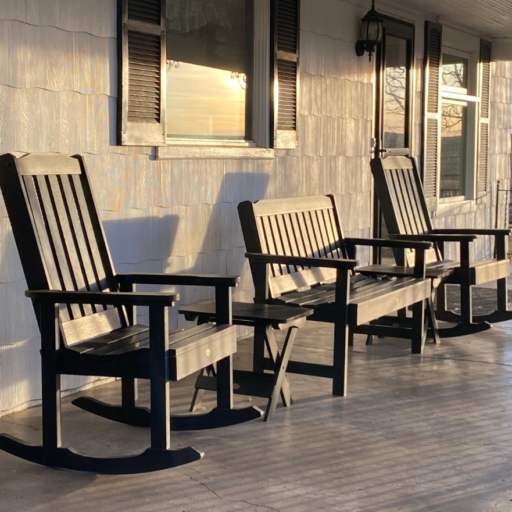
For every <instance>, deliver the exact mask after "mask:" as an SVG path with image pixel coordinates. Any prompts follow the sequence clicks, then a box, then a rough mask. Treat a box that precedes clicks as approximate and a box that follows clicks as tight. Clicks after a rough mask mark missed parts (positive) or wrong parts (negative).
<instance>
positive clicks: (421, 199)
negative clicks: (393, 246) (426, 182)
mask: <svg viewBox="0 0 512 512" xmlns="http://www.w3.org/2000/svg"><path fill="white" fill-rule="evenodd" d="M371 169H372V173H373V179H374V181H375V189H376V192H377V195H378V198H379V201H380V205H381V210H382V214H383V215H384V220H385V221H386V227H387V229H388V233H390V234H400V235H419V234H428V233H432V229H433V228H432V221H431V219H430V215H429V212H428V208H427V203H426V201H425V194H424V192H423V185H422V184H421V180H420V177H419V174H418V170H417V168H416V164H415V162H414V159H413V158H411V157H407V156H391V157H388V158H374V159H373V160H372V161H371ZM411 254H412V253H411ZM426 258H427V262H432V261H439V260H441V259H442V258H441V255H440V253H439V251H438V249H437V248H432V249H429V251H427V255H426ZM408 260H409V263H410V264H412V261H411V258H408Z"/></svg>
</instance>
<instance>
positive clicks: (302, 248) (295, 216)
mask: <svg viewBox="0 0 512 512" xmlns="http://www.w3.org/2000/svg"><path fill="white" fill-rule="evenodd" d="M299 215H300V214H299V213H296V212H294V213H290V220H291V222H292V229H293V233H294V237H295V242H296V244H297V250H298V251H299V256H304V257H305V256H307V255H308V254H307V249H306V245H305V244H304V240H303V239H302V236H301V226H300V219H299ZM297 270H299V268H298V269H297Z"/></svg>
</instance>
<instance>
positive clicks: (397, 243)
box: [345, 238, 433, 251]
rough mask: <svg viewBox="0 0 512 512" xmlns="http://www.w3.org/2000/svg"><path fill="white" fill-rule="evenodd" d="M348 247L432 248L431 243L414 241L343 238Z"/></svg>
mask: <svg viewBox="0 0 512 512" xmlns="http://www.w3.org/2000/svg"><path fill="white" fill-rule="evenodd" d="M345 243H347V244H350V245H366V246H370V247H390V248H393V249H417V250H424V251H426V250H427V249H430V248H431V247H432V245H433V244H432V242H419V241H415V240H387V239H386V240H385V239H382V238H345Z"/></svg>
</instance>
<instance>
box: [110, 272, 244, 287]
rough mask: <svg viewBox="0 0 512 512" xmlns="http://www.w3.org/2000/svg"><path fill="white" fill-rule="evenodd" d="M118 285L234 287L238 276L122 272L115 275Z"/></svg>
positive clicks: (237, 281)
mask: <svg viewBox="0 0 512 512" xmlns="http://www.w3.org/2000/svg"><path fill="white" fill-rule="evenodd" d="M116 278H117V281H118V283H119V284H156V285H169V286H173V285H176V286H178V285H185V286H215V287H217V286H230V287H236V286H238V283H239V282H240V276H223V275H214V274H166V273H150V272H122V273H119V274H116Z"/></svg>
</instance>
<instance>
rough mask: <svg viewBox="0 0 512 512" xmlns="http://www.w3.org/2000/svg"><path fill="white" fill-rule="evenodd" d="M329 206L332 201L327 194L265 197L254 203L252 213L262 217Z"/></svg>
mask: <svg viewBox="0 0 512 512" xmlns="http://www.w3.org/2000/svg"><path fill="white" fill-rule="evenodd" d="M330 207H332V202H331V199H330V198H329V197H327V196H308V197H296V198H287V199H265V200H264V201H257V202H256V203H254V213H255V215H256V216H257V217H262V216H265V215H281V214H284V213H294V212H295V213H300V212H307V211H312V210H322V209H324V208H330Z"/></svg>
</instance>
